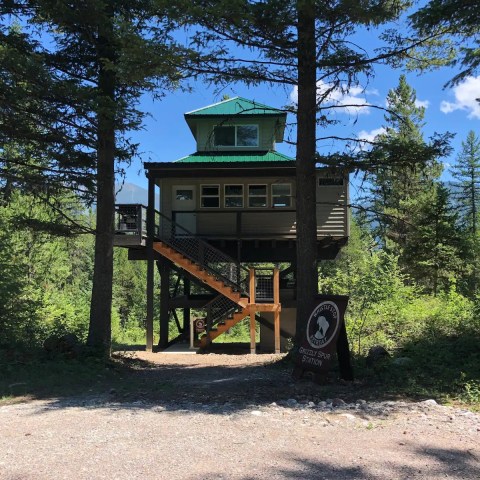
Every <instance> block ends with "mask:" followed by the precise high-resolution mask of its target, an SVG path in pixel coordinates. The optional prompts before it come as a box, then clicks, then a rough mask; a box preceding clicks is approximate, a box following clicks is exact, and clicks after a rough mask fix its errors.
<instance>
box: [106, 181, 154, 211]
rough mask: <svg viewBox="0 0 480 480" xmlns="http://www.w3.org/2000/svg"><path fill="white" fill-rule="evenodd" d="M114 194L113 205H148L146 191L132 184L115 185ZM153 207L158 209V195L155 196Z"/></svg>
mask: <svg viewBox="0 0 480 480" xmlns="http://www.w3.org/2000/svg"><path fill="white" fill-rule="evenodd" d="M115 193H116V195H115V203H141V204H142V205H147V203H148V190H147V189H146V188H143V187H140V186H138V185H135V184H134V183H129V182H125V183H123V184H117V185H116V186H115ZM155 206H156V208H158V194H157V195H155Z"/></svg>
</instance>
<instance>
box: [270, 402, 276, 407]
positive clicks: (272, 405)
mask: <svg viewBox="0 0 480 480" xmlns="http://www.w3.org/2000/svg"><path fill="white" fill-rule="evenodd" d="M269 406H270V407H278V405H277V403H276V402H272V403H271V404H270V405H269Z"/></svg>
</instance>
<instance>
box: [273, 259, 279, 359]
mask: <svg viewBox="0 0 480 480" xmlns="http://www.w3.org/2000/svg"><path fill="white" fill-rule="evenodd" d="M273 303H274V304H275V306H276V307H277V308H276V309H275V311H274V313H273V327H274V328H273V330H274V336H275V353H280V310H279V307H280V271H279V270H278V268H274V269H273Z"/></svg>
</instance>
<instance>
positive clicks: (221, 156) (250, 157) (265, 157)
mask: <svg viewBox="0 0 480 480" xmlns="http://www.w3.org/2000/svg"><path fill="white" fill-rule="evenodd" d="M294 161H295V159H294V158H291V157H288V156H287V155H284V154H283V153H279V152H274V151H267V152H196V153H193V154H192V155H188V156H186V157H183V158H180V159H179V160H176V161H175V163H246V162H294Z"/></svg>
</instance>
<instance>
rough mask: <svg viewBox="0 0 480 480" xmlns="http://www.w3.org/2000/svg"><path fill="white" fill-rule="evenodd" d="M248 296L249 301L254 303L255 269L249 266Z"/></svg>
mask: <svg viewBox="0 0 480 480" xmlns="http://www.w3.org/2000/svg"><path fill="white" fill-rule="evenodd" d="M249 275H250V276H249V295H248V296H249V297H250V302H249V303H255V269H254V268H250V269H249Z"/></svg>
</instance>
